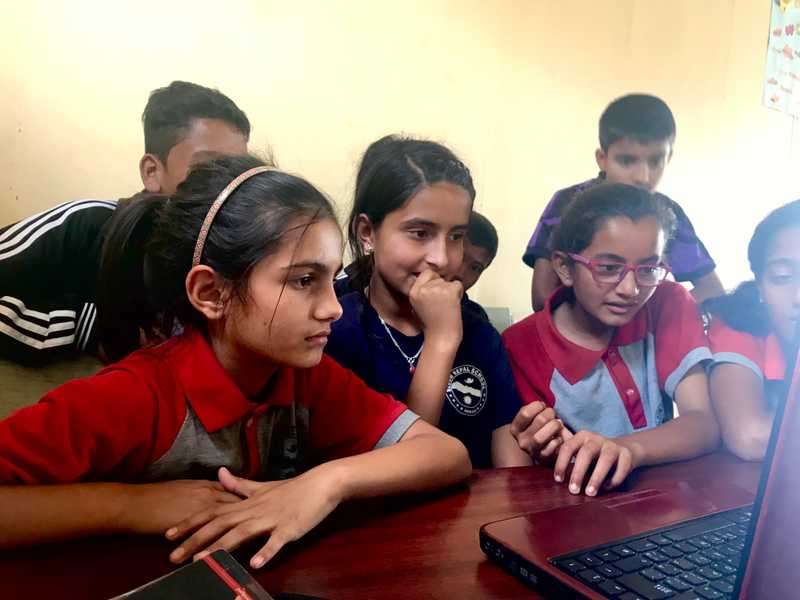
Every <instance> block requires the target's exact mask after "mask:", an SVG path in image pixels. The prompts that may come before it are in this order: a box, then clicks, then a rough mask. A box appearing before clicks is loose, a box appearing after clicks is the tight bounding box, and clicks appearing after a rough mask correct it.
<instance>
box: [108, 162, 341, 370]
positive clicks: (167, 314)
mask: <svg viewBox="0 0 800 600" xmlns="http://www.w3.org/2000/svg"><path fill="white" fill-rule="evenodd" d="M264 165H265V163H264V162H263V161H262V160H260V159H258V158H255V157H251V156H237V157H221V158H215V159H212V160H210V161H208V162H205V163H200V164H197V165H195V166H194V167H193V168H192V170H191V172H190V173H189V175H188V176H187V178H186V180H185V181H184V182H183V183H181V184H180V185H179V186H178V190H177V191H176V193H175V194H174V195H173V196H172V197H170V198H167V197H164V196H162V195H158V194H146V193H145V194H140V195H139V196H138V197H134V199H132V201H130V202H128V203H127V204H126V205H125V206H124V207H122V208H118V209H117V211H115V214H114V216H113V217H112V221H111V223H110V226H109V230H108V234H107V236H106V240H105V244H104V246H103V256H102V260H101V265H100V274H99V281H98V318H99V339H100V344H101V346H102V349H103V351H104V352H105V354H106V356H107V357H108V358H109V359H110V360H119V359H120V358H123V357H124V356H126V355H127V354H128V353H130V352H131V351H133V350H135V349H137V348H138V347H139V346H140V337H141V336H142V335H144V337H145V338H157V337H159V336H164V335H167V336H168V335H169V334H170V333H171V331H172V328H173V325H174V322H175V319H177V320H178V321H179V322H180V323H182V324H183V325H193V326H196V327H199V328H201V329H202V328H203V327H204V320H203V319H202V317H201V315H200V313H198V312H197V311H196V310H194V308H193V307H192V305H191V304H190V302H189V299H188V297H187V296H186V290H185V283H184V282H185V280H186V275H187V274H188V273H189V271H190V270H191V268H192V255H193V253H194V247H195V244H196V242H197V237H198V234H199V232H200V228H201V225H202V223H203V220H204V219H205V217H206V214H207V213H208V210H209V208H210V207H211V204H212V203H213V202H214V200H215V199H216V198H217V196H218V195H219V193H220V192H221V191H222V190H223V189H224V188H225V187H226V186H227V185H228V184H229V183H230V182H231V181H232V180H233V179H234V178H236V177H237V176H238V175H240V174H241V173H243V172H245V171H247V170H249V169H252V168H254V167H258V166H264ZM301 217H304V218H307V219H308V224H311V223H312V222H316V221H322V220H326V219H333V220H335V213H334V210H333V207H332V206H331V204H330V202H329V201H328V200H327V198H325V196H324V195H323V194H322V193H321V192H319V191H318V190H317V189H316V188H315V187H314V186H312V185H311V184H310V183H308V182H307V181H305V180H303V179H301V178H299V177H296V176H294V175H289V174H287V173H283V172H281V171H277V170H274V171H268V172H265V173H261V174H258V175H255V176H253V177H251V178H250V179H247V180H246V181H245V182H244V183H242V184H241V185H240V186H239V187H237V188H236V189H235V190H234V192H233V193H232V194H231V195H230V196H229V198H228V200H227V201H226V202H225V204H224V205H223V207H222V209H221V210H220V211H219V213H218V214H217V216H216V218H215V220H214V222H213V225H212V227H211V229H210V230H209V232H208V237H207V238H206V241H205V245H204V247H203V254H202V256H201V264H205V265H208V266H210V267H212V268H213V269H214V271H216V273H217V274H219V275H220V276H221V277H222V278H223V279H224V280H225V281H226V282H227V283H228V284H230V286H231V290H232V292H233V293H234V294H236V296H237V297H238V298H239V299H241V300H242V301H246V299H247V289H248V280H249V276H250V272H251V270H252V269H253V267H255V266H256V264H257V263H258V262H259V261H260V260H261V259H263V258H264V257H266V256H268V255H270V254H272V253H273V252H275V251H277V249H278V247H279V245H280V241H281V238H282V237H283V235H284V234H285V233H286V232H287V230H288V229H289V227H290V225H291V224H292V223H293V222H295V221H296V220H297V219H298V218H301Z"/></svg>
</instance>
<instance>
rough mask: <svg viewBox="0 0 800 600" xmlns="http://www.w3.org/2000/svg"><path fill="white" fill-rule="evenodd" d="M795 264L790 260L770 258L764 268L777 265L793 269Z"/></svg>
mask: <svg viewBox="0 0 800 600" xmlns="http://www.w3.org/2000/svg"><path fill="white" fill-rule="evenodd" d="M795 264H796V262H795V261H793V260H792V259H791V258H783V257H779V258H772V259H770V260H768V261H767V264H766V266H767V267H772V266H773V265H777V266H787V267H794V266H795Z"/></svg>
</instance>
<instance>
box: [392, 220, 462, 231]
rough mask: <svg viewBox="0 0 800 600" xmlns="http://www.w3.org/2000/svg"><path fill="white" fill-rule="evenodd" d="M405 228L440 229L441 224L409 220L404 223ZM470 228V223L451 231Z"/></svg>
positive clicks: (457, 226)
mask: <svg viewBox="0 0 800 600" xmlns="http://www.w3.org/2000/svg"><path fill="white" fill-rule="evenodd" d="M402 226H403V227H430V228H432V229H439V228H440V225H439V223H434V222H433V221H428V220H427V219H409V220H408V221H404V222H403V223H402ZM468 226H469V223H463V224H461V225H455V226H454V227H452V228H451V230H450V231H452V230H453V229H464V230H466V228H467V227H468Z"/></svg>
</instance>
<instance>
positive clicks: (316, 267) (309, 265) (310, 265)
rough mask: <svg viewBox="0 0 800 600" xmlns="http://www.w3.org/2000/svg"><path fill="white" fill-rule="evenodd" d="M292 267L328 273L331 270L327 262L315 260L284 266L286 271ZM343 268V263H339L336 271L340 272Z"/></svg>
mask: <svg viewBox="0 0 800 600" xmlns="http://www.w3.org/2000/svg"><path fill="white" fill-rule="evenodd" d="M292 269H311V270H312V271H318V272H321V273H327V272H328V271H330V269H329V268H328V266H327V265H326V264H324V263H321V262H317V261H314V260H308V261H302V262H296V263H292V264H290V265H288V266H286V267H284V268H283V270H284V271H291V270H292ZM341 270H342V263H339V266H338V267H337V268H336V269H335V270H334V273H338V272H339V271H341Z"/></svg>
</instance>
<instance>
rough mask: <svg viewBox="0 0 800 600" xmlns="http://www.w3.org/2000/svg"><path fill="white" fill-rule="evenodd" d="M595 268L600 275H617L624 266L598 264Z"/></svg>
mask: <svg viewBox="0 0 800 600" xmlns="http://www.w3.org/2000/svg"><path fill="white" fill-rule="evenodd" d="M594 268H595V270H596V271H597V272H598V273H599V274H600V275H616V274H617V273H619V272H620V271H622V268H623V265H620V264H617V263H599V264H596V265H595V267H594Z"/></svg>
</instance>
